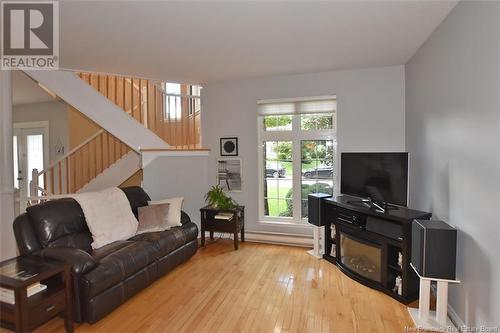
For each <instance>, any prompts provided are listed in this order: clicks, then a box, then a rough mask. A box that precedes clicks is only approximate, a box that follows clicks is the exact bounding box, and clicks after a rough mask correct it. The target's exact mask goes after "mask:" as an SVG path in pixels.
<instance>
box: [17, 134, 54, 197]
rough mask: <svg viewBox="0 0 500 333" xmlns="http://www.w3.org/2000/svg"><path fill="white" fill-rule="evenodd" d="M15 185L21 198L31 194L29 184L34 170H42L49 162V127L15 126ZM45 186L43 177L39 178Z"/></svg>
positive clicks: (41, 185) (40, 182) (41, 184)
mask: <svg viewBox="0 0 500 333" xmlns="http://www.w3.org/2000/svg"><path fill="white" fill-rule="evenodd" d="M13 144H14V146H13V151H14V186H15V187H16V188H18V189H19V190H20V196H21V198H26V197H28V196H30V193H29V184H30V181H31V178H32V170H33V169H38V171H39V172H40V171H42V170H43V169H44V166H45V165H46V163H47V158H48V156H47V146H48V142H47V128H46V127H34V128H18V127H16V126H15V128H14V137H13ZM39 184H40V185H39V186H40V187H43V177H40V179H39Z"/></svg>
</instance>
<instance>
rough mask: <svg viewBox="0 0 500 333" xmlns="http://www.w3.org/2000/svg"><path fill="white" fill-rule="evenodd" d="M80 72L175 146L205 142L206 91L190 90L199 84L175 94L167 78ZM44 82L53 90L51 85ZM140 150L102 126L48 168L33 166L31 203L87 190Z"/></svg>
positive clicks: (189, 147) (185, 147)
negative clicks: (203, 95) (203, 104)
mask: <svg viewBox="0 0 500 333" xmlns="http://www.w3.org/2000/svg"><path fill="white" fill-rule="evenodd" d="M28 75H30V74H28ZM76 75H77V77H79V78H80V79H81V80H83V81H84V82H86V83H87V84H88V85H90V86H91V87H93V88H94V89H95V90H96V92H98V93H100V94H101V95H103V96H104V97H106V99H108V100H109V101H111V102H112V103H114V104H115V105H116V106H118V108H119V109H121V110H123V111H124V112H125V113H126V114H127V115H129V116H130V117H131V118H132V119H134V120H135V121H137V122H139V123H140V124H142V125H143V126H144V127H145V128H147V129H148V130H149V131H151V132H153V133H154V134H155V135H156V136H157V137H159V138H161V139H162V140H163V141H164V142H166V143H168V146H169V149H172V150H196V149H199V148H200V145H201V133H200V111H201V107H200V97H199V96H193V95H191V94H190V92H192V91H193V88H192V87H193V86H190V85H184V84H183V85H181V86H180V87H181V93H180V94H169V93H167V91H166V89H165V88H166V83H165V82H159V81H152V80H146V79H138V78H131V77H123V76H116V75H108V74H97V73H82V72H79V73H76ZM31 76H32V77H33V76H34V75H33V74H31ZM52 82H57V81H52ZM39 83H40V82H39ZM44 88H46V89H48V90H50V87H44ZM82 89H83V87H82ZM196 91H199V89H197V90H196ZM62 99H63V98H62ZM63 100H64V99H63ZM67 102H68V104H71V103H70V101H67ZM172 108H174V110H173V109H172ZM115 109H116V108H115ZM94 110H95V109H94ZM116 110H118V109H116ZM172 111H174V112H172ZM116 112H118V111H116ZM115 134H116V130H115ZM145 134H146V133H145ZM116 135H121V134H116ZM152 138H153V137H152ZM157 141H158V140H157ZM160 142H161V140H160ZM147 148H149V149H151V148H152V147H147ZM153 148H154V147H153ZM161 148H163V147H161ZM163 149H164V148H163ZM140 153H141V152H140V149H138V148H137V146H136V147H131V146H129V145H127V144H126V143H124V142H123V141H121V140H120V139H118V138H117V137H116V136H114V135H112V134H111V133H109V132H108V131H106V129H104V128H101V129H100V130H99V131H98V132H97V133H95V134H94V135H92V136H91V137H89V138H88V139H86V140H85V141H84V142H82V143H81V144H79V145H78V146H77V147H75V148H73V149H72V150H71V151H70V152H68V153H67V154H66V155H64V156H63V157H62V158H60V159H59V160H57V161H55V162H54V163H52V164H51V165H50V166H49V167H48V168H46V169H44V170H41V171H39V170H37V169H34V170H32V181H31V183H30V197H31V198H34V199H33V200H32V201H31V203H34V202H35V203H36V202H38V201H39V200H38V199H36V198H39V197H41V196H52V197H53V196H60V195H65V194H69V193H76V192H78V191H79V190H81V189H84V190H85V188H88V187H89V186H88V185H89V184H90V183H91V182H92V181H96V180H97V179H96V177H97V176H99V175H101V174H103V173H104V172H105V171H106V170H108V169H110V168H112V167H113V165H115V164H116V163H117V162H118V161H120V160H121V159H122V158H124V157H126V156H129V155H130V154H140ZM116 185H117V186H118V185H119V184H116ZM90 187H93V186H90ZM28 204H29V203H28Z"/></svg>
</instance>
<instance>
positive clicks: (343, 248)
mask: <svg viewBox="0 0 500 333" xmlns="http://www.w3.org/2000/svg"><path fill="white" fill-rule="evenodd" d="M368 244H369V242H361V241H358V240H357V239H356V238H355V237H352V236H350V235H349V234H346V233H344V232H341V233H340V254H341V261H342V264H343V265H344V266H346V267H347V268H349V269H350V270H351V271H353V272H355V273H358V274H359V275H362V276H364V277H366V278H368V279H370V280H373V281H376V282H380V283H381V282H382V250H381V248H380V247H378V246H377V245H376V244H373V245H368Z"/></svg>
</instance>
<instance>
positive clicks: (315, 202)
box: [307, 193, 332, 227]
mask: <svg viewBox="0 0 500 333" xmlns="http://www.w3.org/2000/svg"><path fill="white" fill-rule="evenodd" d="M331 197H332V195H331V194H325V193H312V194H309V195H308V196H307V221H308V222H309V223H310V224H314V225H316V226H318V227H319V226H322V225H325V221H322V219H321V200H322V199H324V198H331Z"/></svg>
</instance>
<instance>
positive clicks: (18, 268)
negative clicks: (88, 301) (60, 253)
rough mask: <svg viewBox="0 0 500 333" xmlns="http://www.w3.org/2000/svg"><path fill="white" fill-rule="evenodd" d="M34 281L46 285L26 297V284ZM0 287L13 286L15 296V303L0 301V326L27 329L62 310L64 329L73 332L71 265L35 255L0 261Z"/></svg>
mask: <svg viewBox="0 0 500 333" xmlns="http://www.w3.org/2000/svg"><path fill="white" fill-rule="evenodd" d="M37 282H40V283H42V284H44V285H46V286H47V288H46V289H45V290H43V291H41V292H38V293H36V294H34V295H32V296H29V297H28V293H27V289H28V287H29V286H31V285H33V284H35V283H37ZM0 287H2V288H4V289H10V290H13V292H14V300H15V304H10V303H6V302H3V301H2V302H0V319H1V322H0V324H1V326H2V327H4V328H7V329H9V330H15V331H16V332H29V331H31V330H34V329H35V328H37V327H38V326H40V325H42V324H44V323H45V322H47V321H48V320H50V319H52V318H53V317H55V316H57V315H58V314H62V315H64V325H65V328H66V332H73V299H72V297H73V296H72V291H71V287H72V282H71V266H70V265H68V264H66V263H64V262H61V261H56V260H51V259H42V258H40V257H35V256H25V257H17V258H13V259H10V260H6V261H3V262H1V263H0Z"/></svg>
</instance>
